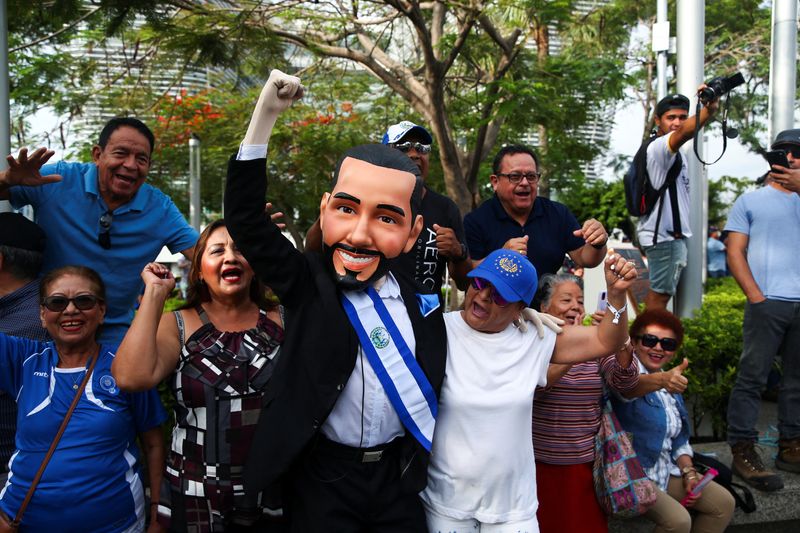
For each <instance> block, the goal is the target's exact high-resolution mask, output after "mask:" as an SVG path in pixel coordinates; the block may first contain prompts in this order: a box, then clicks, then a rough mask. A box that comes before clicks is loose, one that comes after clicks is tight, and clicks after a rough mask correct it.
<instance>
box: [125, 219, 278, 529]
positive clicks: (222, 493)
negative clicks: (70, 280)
mask: <svg viewBox="0 0 800 533" xmlns="http://www.w3.org/2000/svg"><path fill="white" fill-rule="evenodd" d="M273 218H274V217H273ZM142 279H143V280H144V282H145V291H144V296H143V298H142V303H141V305H140V307H139V312H138V313H137V314H136V317H135V318H134V320H133V323H132V324H131V328H130V330H128V333H127V334H126V335H125V338H124V339H123V341H122V344H121V345H120V347H119V350H118V351H117V357H116V360H115V361H114V367H113V370H114V377H116V378H117V381H118V382H119V385H120V387H121V388H122V389H123V390H143V389H148V388H150V387H154V386H156V385H157V384H158V383H160V382H161V381H162V380H165V379H167V380H168V383H169V386H170V388H171V389H172V392H173V393H174V395H175V400H176V403H175V428H174V430H173V433H172V448H171V450H170V452H169V454H168V457H167V470H166V476H165V477H164V483H163V487H162V489H161V494H160V496H161V499H160V501H158V500H155V501H154V502H155V503H153V506H154V507H156V506H157V507H158V522H159V524H160V525H161V526H163V528H167V529H168V530H169V531H176V532H177V531H180V532H184V531H194V532H197V533H205V532H212V531H213V532H221V531H237V532H244V531H265V530H268V529H267V528H268V527H270V525H268V524H267V523H265V522H267V521H268V520H267V518H266V517H265V513H264V509H263V508H264V507H265V506H267V507H272V508H275V507H279V504H277V505H276V504H275V503H274V502H267V501H264V500H263V499H262V495H261V494H250V493H245V491H244V489H243V488H242V486H243V479H242V478H243V475H244V472H243V470H244V463H245V461H246V459H247V455H248V452H249V451H250V443H251V441H252V438H253V433H254V432H255V428H256V425H257V424H258V418H259V414H260V413H261V407H262V402H263V397H264V391H265V388H266V386H267V383H268V381H269V379H270V377H271V376H272V373H273V369H274V366H275V363H276V362H277V359H276V358H277V355H278V351H279V348H280V344H281V342H282V340H283V327H282V325H283V318H282V311H281V309H279V306H278V305H277V304H276V303H274V302H270V301H268V300H267V298H266V290H265V287H264V286H263V285H262V284H261V283H260V282H259V281H258V280H257V279H256V278H255V276H254V274H253V269H252V268H251V267H250V264H249V263H248V262H247V260H246V259H245V258H244V256H242V254H241V252H239V249H238V248H237V247H236V244H235V243H234V242H233V240H232V239H231V237H230V234H229V233H228V229H227V227H226V226H225V221H223V220H218V221H216V222H213V223H211V224H209V225H208V226H207V227H206V229H205V230H204V231H203V232H202V234H201V235H200V238H199V239H198V241H197V245H196V246H195V252H194V258H193V260H192V267H191V270H190V272H189V290H188V299H187V302H186V304H185V305H184V306H183V307H182V308H181V309H180V310H178V311H175V312H167V313H163V314H162V309H163V308H164V303H165V301H166V299H167V297H168V296H169V295H170V294H171V293H172V291H173V289H174V288H175V279H174V278H173V277H172V274H171V273H170V271H169V269H168V268H167V267H165V266H163V265H160V264H158V263H149V264H148V265H146V266H145V268H144V270H143V271H142ZM264 497H266V495H264Z"/></svg>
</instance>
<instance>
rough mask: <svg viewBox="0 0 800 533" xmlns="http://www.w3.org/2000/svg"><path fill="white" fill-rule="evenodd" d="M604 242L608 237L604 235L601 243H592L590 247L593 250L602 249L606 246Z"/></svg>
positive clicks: (606, 242) (606, 241)
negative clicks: (604, 238)
mask: <svg viewBox="0 0 800 533" xmlns="http://www.w3.org/2000/svg"><path fill="white" fill-rule="evenodd" d="M606 244H608V237H606V240H604V241H603V242H601V243H598V244H593V245H592V248H594V249H595V250H602V249H603V248H605V247H606Z"/></svg>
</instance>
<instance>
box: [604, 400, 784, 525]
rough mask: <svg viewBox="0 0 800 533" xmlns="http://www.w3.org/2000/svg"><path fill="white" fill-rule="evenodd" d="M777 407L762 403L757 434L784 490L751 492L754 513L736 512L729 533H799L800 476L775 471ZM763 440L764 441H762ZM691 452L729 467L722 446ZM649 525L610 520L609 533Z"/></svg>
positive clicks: (725, 447) (713, 444) (728, 457)
mask: <svg viewBox="0 0 800 533" xmlns="http://www.w3.org/2000/svg"><path fill="white" fill-rule="evenodd" d="M777 413H778V406H777V404H776V403H773V402H761V412H760V416H759V423H758V431H759V435H760V436H761V441H762V443H761V445H760V446H761V450H760V452H761V458H762V459H763V461H764V464H765V465H767V467H769V468H771V469H773V470H775V471H777V472H779V473H780V475H781V476H782V477H783V482H784V488H783V489H782V490H779V491H776V492H762V491H759V490H756V489H754V488H751V489H750V491H751V492H752V493H753V498H754V499H755V501H756V511H755V512H754V513H751V514H746V513H743V512H742V511H741V509H736V512H735V513H734V515H733V520H732V521H731V525H730V526H729V527H728V529H727V531H728V532H730V533H798V532H800V503H798V502H800V474H793V473H790V472H784V471H782V470H776V469H775V455H776V454H777V451H778V449H777V438H778V435H777V430H775V429H774V426H776V425H777V420H778V416H777ZM765 437H766V438H765ZM693 448H694V449H695V450H696V451H698V452H701V453H705V454H708V455H714V456H716V457H717V459H719V460H720V461H721V462H723V463H724V464H727V465H730V464H731V450H730V447H729V446H728V444H727V443H725V442H711V443H704V444H695V445H693ZM733 480H734V482H736V483H740V484H742V485H744V484H745V483H744V481H742V480H741V479H740V478H738V477H737V476H735V475H734V479H733ZM652 530H653V524H652V522H650V521H648V520H645V519H643V518H637V519H633V520H612V521H611V522H610V524H609V531H610V532H612V533H640V532H641V533H649V532H650V531H652Z"/></svg>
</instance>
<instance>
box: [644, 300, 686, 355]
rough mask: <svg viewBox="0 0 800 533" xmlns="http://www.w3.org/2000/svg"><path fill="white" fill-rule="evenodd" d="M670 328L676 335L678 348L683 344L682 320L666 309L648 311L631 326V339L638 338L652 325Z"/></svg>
mask: <svg viewBox="0 0 800 533" xmlns="http://www.w3.org/2000/svg"><path fill="white" fill-rule="evenodd" d="M653 324H655V325H657V326H661V327H662V328H668V329H671V330H672V331H673V333H675V340H676V341H678V348H680V347H681V344H683V324H681V319H680V318H678V317H677V316H675V315H673V314H672V313H670V312H669V311H667V310H665V309H648V310H647V311H645V312H644V313H642V314H641V315H639V316H637V317H636V320H634V321H633V325H632V326H631V338H636V337H638V336H640V335H641V334H642V332H643V331H644V330H645V329H646V328H647V326H650V325H653Z"/></svg>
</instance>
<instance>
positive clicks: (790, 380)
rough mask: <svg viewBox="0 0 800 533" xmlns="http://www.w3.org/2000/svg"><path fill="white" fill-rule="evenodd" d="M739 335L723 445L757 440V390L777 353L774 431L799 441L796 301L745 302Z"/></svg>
mask: <svg viewBox="0 0 800 533" xmlns="http://www.w3.org/2000/svg"><path fill="white" fill-rule="evenodd" d="M743 337H744V339H743V340H744V346H743V350H742V358H741V359H740V360H739V371H738V373H737V376H736V384H735V385H734V386H733V390H732V391H731V397H730V400H729V401H728V443H730V444H731V445H733V444H736V443H737V442H740V441H750V442H754V441H755V440H757V439H758V431H757V430H756V422H757V421H758V411H759V408H760V406H761V391H762V390H763V389H764V387H765V386H766V384H767V378H768V376H769V372H770V369H772V362H773V360H774V359H775V356H776V355H780V356H781V358H782V360H783V377H782V379H781V387H780V393H779V395H778V431H779V433H780V436H781V438H784V439H794V438H797V437H800V302H785V301H782V300H764V301H763V302H759V303H757V304H751V303H750V302H748V303H747V304H746V305H745V310H744V324H743Z"/></svg>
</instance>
